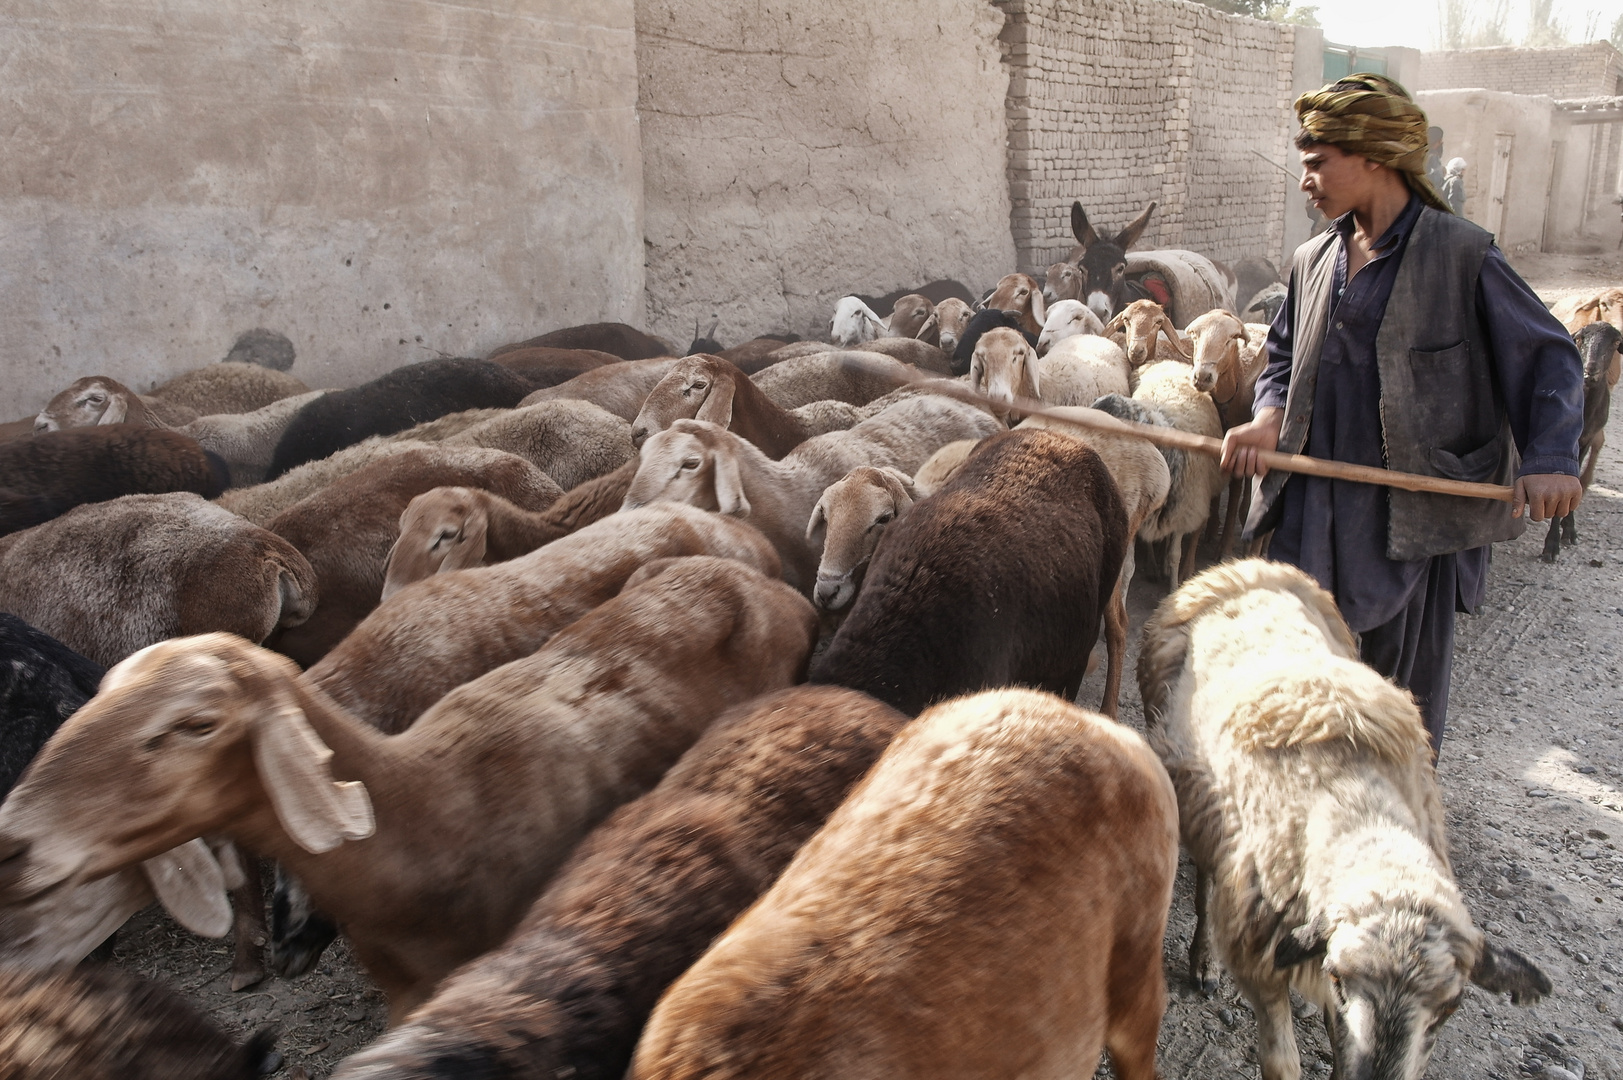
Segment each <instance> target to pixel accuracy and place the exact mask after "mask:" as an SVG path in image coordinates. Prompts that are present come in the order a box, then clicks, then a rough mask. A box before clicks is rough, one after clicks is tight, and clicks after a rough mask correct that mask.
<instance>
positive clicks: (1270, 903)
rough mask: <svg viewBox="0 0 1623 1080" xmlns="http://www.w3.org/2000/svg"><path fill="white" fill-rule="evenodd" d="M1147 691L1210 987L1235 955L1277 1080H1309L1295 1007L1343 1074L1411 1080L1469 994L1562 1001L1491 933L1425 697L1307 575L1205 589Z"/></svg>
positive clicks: (1266, 572)
mask: <svg viewBox="0 0 1623 1080" xmlns="http://www.w3.org/2000/svg"><path fill="white" fill-rule="evenodd" d="M1138 679H1139V686H1140V689H1141V690H1142V692H1143V697H1144V713H1145V718H1146V721H1147V723H1148V726H1149V733H1150V742H1151V744H1152V745H1153V746H1154V747H1155V749H1156V751H1157V752H1158V753H1159V754H1160V755H1161V759H1162V761H1163V762H1164V763H1165V764H1166V767H1167V771H1168V773H1170V774H1171V776H1172V782H1173V786H1174V787H1175V788H1176V789H1177V792H1178V809H1179V820H1180V821H1181V823H1182V833H1183V841H1184V844H1185V845H1186V846H1187V847H1188V849H1189V853H1190V855H1191V857H1192V858H1193V859H1194V862H1195V866H1196V869H1197V881H1196V897H1195V912H1196V927H1195V934H1194V940H1193V942H1192V944H1191V945H1190V951H1189V970H1190V974H1191V977H1192V979H1193V980H1194V981H1195V982H1196V984H1197V985H1198V986H1200V987H1202V988H1203V989H1206V990H1207V991H1208V992H1209V991H1210V990H1212V989H1215V987H1216V984H1217V970H1216V967H1215V958H1214V956H1213V947H1214V946H1215V948H1216V953H1217V956H1218V957H1221V959H1222V961H1223V963H1224V965H1225V966H1226V967H1227V968H1228V970H1229V972H1230V973H1231V974H1232V975H1233V976H1234V979H1235V981H1236V983H1238V984H1239V987H1240V990H1241V992H1242V993H1244V994H1245V996H1246V999H1247V1001H1249V1002H1250V1004H1251V1009H1252V1011H1253V1012H1254V1013H1255V1014H1256V1017H1257V1058H1258V1060H1259V1061H1260V1062H1261V1065H1262V1076H1263V1078H1264V1080H1296V1078H1297V1077H1298V1076H1299V1075H1300V1072H1301V1062H1300V1060H1299V1058H1298V1056H1297V1050H1296V1039H1295V1035H1294V1033H1293V1031H1292V1027H1293V1020H1292V1016H1291V1000H1290V992H1291V991H1292V990H1294V991H1295V992H1296V993H1298V994H1300V995H1301V996H1302V997H1303V998H1306V999H1307V1000H1308V1001H1310V1002H1312V1003H1314V1004H1316V1005H1318V1006H1319V1007H1320V1008H1321V1009H1323V1010H1324V1013H1325V1016H1326V1018H1327V1026H1328V1028H1329V1032H1330V1036H1331V1043H1332V1046H1333V1048H1334V1051H1335V1058H1336V1065H1337V1072H1338V1074H1340V1075H1345V1076H1356V1077H1365V1076H1383V1077H1385V1076H1390V1077H1411V1078H1412V1077H1419V1076H1420V1075H1421V1074H1422V1073H1423V1072H1424V1071H1425V1068H1426V1060H1427V1058H1428V1056H1429V1055H1430V1053H1431V1048H1432V1044H1433V1041H1434V1039H1435V1037H1436V1034H1437V1029H1438V1028H1439V1027H1440V1026H1441V1025H1442V1022H1443V1021H1444V1020H1445V1019H1447V1017H1448V1016H1449V1014H1450V1013H1452V1012H1453V1011H1454V1010H1455V1009H1456V1008H1457V1007H1458V1006H1459V1003H1460V999H1461V997H1462V996H1463V995H1464V993H1465V988H1466V983H1467V982H1468V981H1470V982H1475V983H1477V984H1478V985H1480V986H1483V987H1485V988H1487V989H1489V990H1491V991H1495V992H1498V991H1501V990H1509V991H1510V992H1511V993H1512V995H1513V999H1514V1000H1518V1001H1519V1000H1529V1001H1536V1000H1537V999H1538V998H1539V997H1540V996H1541V995H1543V994H1545V993H1548V992H1549V990H1550V983H1549V980H1548V979H1547V978H1546V977H1545V976H1544V974H1543V973H1542V972H1540V971H1539V970H1538V969H1537V968H1536V967H1534V966H1533V965H1532V964H1531V963H1529V962H1528V961H1526V960H1525V959H1523V958H1522V957H1521V956H1519V955H1518V954H1516V953H1514V952H1512V951H1510V950H1508V949H1505V948H1502V947H1497V946H1494V945H1492V944H1490V943H1489V942H1488V941H1487V940H1486V939H1485V938H1484V937H1483V935H1482V933H1481V931H1479V930H1477V929H1476V927H1474V926H1473V925H1472V924H1471V915H1470V912H1468V911H1467V910H1466V908H1465V903H1464V901H1463V900H1462V898H1461V896H1460V892H1459V889H1458V887H1457V886H1456V885H1455V883H1454V875H1453V871H1452V869H1451V868H1450V866H1449V861H1448V840H1447V837H1446V836H1445V834H1444V826H1443V807H1442V800H1441V798H1440V796H1439V792H1438V790H1437V774H1436V771H1435V770H1434V769H1433V767H1432V763H1431V752H1430V747H1429V745H1428V741H1427V737H1426V731H1425V728H1424V727H1423V726H1422V724H1421V720H1420V712H1419V710H1418V709H1417V708H1416V707H1415V703H1414V699H1413V698H1411V697H1410V696H1409V694H1408V693H1407V692H1405V691H1403V690H1401V689H1399V688H1397V687H1395V686H1393V685H1392V684H1391V683H1389V682H1387V681H1386V680H1384V679H1382V678H1381V677H1380V676H1379V675H1377V674H1376V673H1375V672H1374V671H1373V670H1371V669H1370V668H1368V667H1366V666H1365V665H1363V664H1361V663H1359V661H1358V647H1357V645H1356V644H1355V643H1354V641H1353V636H1352V633H1351V632H1350V631H1349V630H1348V629H1347V624H1346V623H1345V622H1343V621H1342V618H1341V615H1340V613H1339V612H1338V611H1337V610H1336V606H1335V602H1334V601H1333V600H1332V599H1331V597H1330V595H1329V594H1328V593H1326V592H1325V591H1324V590H1322V589H1320V588H1319V587H1318V586H1317V585H1316V584H1314V582H1313V581H1312V579H1310V578H1309V577H1307V575H1305V574H1303V573H1302V572H1301V571H1299V570H1297V569H1296V568H1295V567H1291V566H1286V565H1284V564H1281V563H1271V562H1264V561H1262V560H1260V559H1247V560H1242V561H1238V562H1230V563H1224V564H1222V565H1220V566H1216V567H1213V568H1212V569H1210V570H1207V571H1206V572H1205V573H1203V574H1201V575H1199V576H1198V577H1196V578H1193V579H1192V580H1190V581H1189V582H1188V583H1186V584H1185V585H1184V586H1183V587H1182V588H1181V589H1179V590H1178V591H1177V592H1175V593H1173V594H1172V595H1171V596H1168V597H1167V598H1166V599H1165V600H1163V601H1162V602H1161V605H1160V607H1158V608H1157V609H1156V611H1155V614H1154V615H1153V616H1152V617H1151V618H1150V620H1149V622H1148V623H1146V624H1145V627H1144V638H1143V647H1142V649H1141V651H1140V653H1139V661H1138Z"/></svg>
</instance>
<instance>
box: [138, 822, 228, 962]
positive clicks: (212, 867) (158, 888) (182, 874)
mask: <svg viewBox="0 0 1623 1080" xmlns="http://www.w3.org/2000/svg"><path fill="white" fill-rule="evenodd" d="M141 872H142V873H144V874H146V877H147V880H148V881H149V882H151V883H152V891H153V892H154V893H156V894H157V896H158V900H159V902H160V903H162V904H163V906H164V908H165V909H166V910H167V911H168V912H169V914H171V915H173V916H174V917H175V921H176V922H178V923H180V925H182V926H184V927H185V928H186V929H188V930H190V931H191V932H192V933H194V934H201V935H203V936H204V937H212V938H217V937H225V935H226V934H228V933H230V932H231V900H230V898H229V897H228V896H226V879H225V871H224V869H223V868H222V867H221V866H220V863H219V860H217V859H216V858H215V857H214V852H212V851H210V850H209V846H208V845H207V844H205V843H204V842H203V841H202V840H188V841H187V842H186V843H184V844H182V845H180V846H179V847H177V848H171V849H169V850H168V851H166V852H164V853H163V854H162V855H155V856H153V857H152V858H150V859H148V860H146V861H145V862H143V863H142V864H141Z"/></svg>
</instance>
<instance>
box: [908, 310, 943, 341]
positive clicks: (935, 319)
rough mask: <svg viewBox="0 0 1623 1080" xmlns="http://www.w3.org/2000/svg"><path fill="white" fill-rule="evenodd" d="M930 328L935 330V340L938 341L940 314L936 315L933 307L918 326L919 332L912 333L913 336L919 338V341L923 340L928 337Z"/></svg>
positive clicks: (939, 336)
mask: <svg viewBox="0 0 1623 1080" xmlns="http://www.w3.org/2000/svg"><path fill="white" fill-rule="evenodd" d="M932 330H933V331H935V335H936V340H937V341H940V340H941V316H940V315H938V314H937V313H936V312H935V310H934V309H931V311H930V314H929V315H927V316H925V319H924V324H923V325H922V326H920V327H919V332H918V333H916V334H914V335H913V337H914V338H915V339H917V340H919V341H924V340H925V339H926V338H928V337H929V336H930V332H931V331H932Z"/></svg>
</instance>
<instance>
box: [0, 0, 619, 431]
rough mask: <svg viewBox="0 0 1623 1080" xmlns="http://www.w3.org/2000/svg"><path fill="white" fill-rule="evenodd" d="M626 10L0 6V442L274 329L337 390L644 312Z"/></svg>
mask: <svg viewBox="0 0 1623 1080" xmlns="http://www.w3.org/2000/svg"><path fill="white" fill-rule="evenodd" d="M634 36H635V35H634V13H633V6H632V3H631V0H594V2H593V3H591V4H585V3H580V2H576V0H525V2H519V0H487V2H484V3H480V4H470V3H458V2H455V0H436V2H430V0H351V2H349V3H345V4H342V5H337V6H331V5H327V4H322V3H315V2H312V0H285V2H282V3H277V4H269V5H260V4H245V3H236V2H230V0H227V2H220V0H214V2H208V3H205V2H203V0H128V2H126V3H121V4H114V5H108V4H93V3H87V2H85V0H62V2H49V0H18V2H17V3H13V4H8V5H7V6H6V7H5V8H4V10H3V11H0V37H3V38H4V40H5V41H6V50H5V52H4V53H3V54H0V343H3V344H0V370H3V371H4V374H5V386H6V388H7V390H8V391H9V392H8V393H7V394H6V400H5V402H3V403H0V420H6V419H10V418H11V417H13V416H18V415H23V414H27V413H31V412H33V411H35V410H37V409H38V408H39V407H40V406H41V405H42V404H43V403H44V401H45V400H46V399H47V398H48V397H49V395H50V394H51V393H52V392H53V391H55V390H57V389H60V388H61V387H62V386H64V385H66V384H67V383H68V382H70V381H72V380H73V379H75V378H77V377H79V376H80V375H85V374H91V373H104V374H108V375H112V376H114V377H115V378H118V379H121V380H123V381H125V382H127V383H130V384H132V385H134V386H135V387H136V388H137V389H145V388H148V387H150V386H151V385H153V384H154V383H155V382H157V381H160V380H161V379H163V378H165V377H168V376H171V375H173V374H176V373H178V372H180V371H183V370H186V369H189V368H192V367H196V366H198V365H200V364H204V363H208V362H210V361H214V360H219V359H221V358H222V357H223V356H224V355H225V353H226V351H227V350H228V349H229V348H230V347H231V344H232V342H233V340H234V339H235V337H236V335H237V334H238V333H240V332H241V331H243V330H246V329H249V328H252V327H255V326H266V327H270V328H272V329H276V330H280V331H282V332H283V333H285V334H287V335H288V336H289V337H290V338H291V339H292V340H293V342H294V345H295V347H296V349H297V351H298V359H297V361H296V362H295V364H294V367H293V373H294V374H295V375H298V376H300V377H301V378H303V379H304V380H305V381H306V382H308V383H309V384H311V385H312V386H330V385H351V384H354V383H358V382H361V381H363V380H365V379H368V378H372V377H374V376H376V375H378V374H380V373H381V372H383V371H386V370H388V369H390V368H393V367H396V366H398V365H400V364H404V363H408V362H411V361H415V360H422V359H427V358H429V357H431V356H433V355H436V354H438V353H440V352H444V353H449V354H454V355H467V354H470V353H472V354H479V355H482V354H483V353H484V352H486V351H488V350H489V349H490V348H492V347H494V346H496V345H498V344H501V343H502V342H505V341H510V340H514V339H518V338H522V337H525V336H529V335H532V334H535V333H539V332H541V331H542V330H545V329H551V328H553V327H556V326H562V325H568V324H571V323H580V322H587V321H591V320H595V319H605V318H606V319H624V320H627V321H631V322H638V321H640V320H641V315H642V276H643V259H642V220H641V211H642V168H641V159H640V150H639V145H638V133H637V117H636V52H635V43H634Z"/></svg>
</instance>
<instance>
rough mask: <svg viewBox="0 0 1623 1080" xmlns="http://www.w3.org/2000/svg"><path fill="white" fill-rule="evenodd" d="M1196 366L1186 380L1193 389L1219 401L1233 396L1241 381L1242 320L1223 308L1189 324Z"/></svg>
mask: <svg viewBox="0 0 1623 1080" xmlns="http://www.w3.org/2000/svg"><path fill="white" fill-rule="evenodd" d="M1185 332H1186V333H1187V334H1188V335H1189V340H1190V344H1191V346H1192V351H1193V353H1194V360H1195V366H1194V370H1193V371H1192V372H1191V373H1190V375H1189V379H1190V381H1191V382H1192V383H1194V386H1195V389H1196V390H1201V391H1204V392H1206V393H1208V394H1211V395H1212V397H1213V399H1214V400H1216V401H1218V402H1225V401H1228V400H1229V399H1230V398H1232V397H1233V396H1234V392H1235V390H1236V388H1237V387H1238V386H1239V380H1240V348H1241V346H1243V345H1244V344H1245V342H1246V336H1245V323H1243V322H1241V321H1240V320H1239V318H1238V317H1237V316H1234V315H1231V314H1229V313H1228V312H1226V311H1222V310H1220V309H1219V310H1213V311H1208V312H1207V313H1206V314H1204V315H1202V316H1200V317H1199V318H1198V319H1196V320H1195V321H1194V322H1192V323H1190V324H1189V327H1188V329H1187V330H1186V331H1185Z"/></svg>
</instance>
